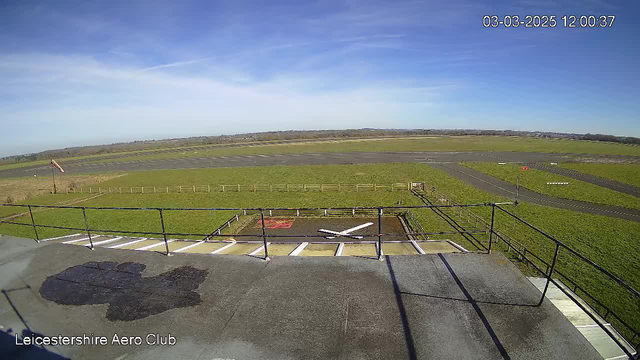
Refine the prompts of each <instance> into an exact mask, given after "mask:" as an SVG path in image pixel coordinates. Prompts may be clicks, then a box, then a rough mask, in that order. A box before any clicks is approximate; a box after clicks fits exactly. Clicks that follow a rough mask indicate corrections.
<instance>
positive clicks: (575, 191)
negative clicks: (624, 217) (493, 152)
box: [462, 162, 640, 209]
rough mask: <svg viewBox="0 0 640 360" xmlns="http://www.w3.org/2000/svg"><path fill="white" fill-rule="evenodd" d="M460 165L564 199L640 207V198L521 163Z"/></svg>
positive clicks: (632, 207)
mask: <svg viewBox="0 0 640 360" xmlns="http://www.w3.org/2000/svg"><path fill="white" fill-rule="evenodd" d="M462 165H464V166H466V167H468V168H471V169H474V170H478V171H480V172H482V173H485V174H487V175H491V176H494V177H496V178H498V179H501V180H504V181H507V182H510V183H512V184H516V182H517V178H518V176H519V177H520V186H522V187H524V188H527V189H529V190H532V191H535V192H538V193H541V194H546V195H551V196H554V197H558V198H563V199H571V200H580V201H587V202H592V203H596V204H605V205H613V206H621V207H626V208H631V209H640V201H638V198H636V197H635V196H632V195H628V194H624V193H620V192H617V191H614V190H610V189H606V188H603V187H601V186H598V185H594V184H591V183H587V182H584V181H580V180H576V179H573V178H569V177H566V176H562V175H557V174H552V173H549V172H546V171H543V170H537V169H529V170H526V171H523V170H521V169H520V166H521V165H518V164H504V165H499V164H497V163H471V162H470V163H463V164H462ZM548 182H568V183H569V185H548V184H547V183H548Z"/></svg>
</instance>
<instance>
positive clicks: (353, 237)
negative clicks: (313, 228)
mask: <svg viewBox="0 0 640 360" xmlns="http://www.w3.org/2000/svg"><path fill="white" fill-rule="evenodd" d="M371 225H373V223H372V222H368V223H364V224H362V225H358V226H356V227H352V228H351V229H347V230H344V231H332V230H327V229H319V230H318V231H319V232H322V233H325V234H331V235H336V236H327V237H326V238H327V239H335V238H336V237H340V236H346V237H349V238H352V239H362V236H359V235H349V234H351V233H352V232H354V231H356V230H360V229H364V228H366V227H367V226H371Z"/></svg>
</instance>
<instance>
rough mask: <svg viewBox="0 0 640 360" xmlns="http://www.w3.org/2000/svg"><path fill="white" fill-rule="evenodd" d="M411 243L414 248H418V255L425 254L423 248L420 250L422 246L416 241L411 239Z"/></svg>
mask: <svg viewBox="0 0 640 360" xmlns="http://www.w3.org/2000/svg"><path fill="white" fill-rule="evenodd" d="M411 244H413V247H414V248H416V250H418V252H419V253H420V255H424V254H426V253H425V252H424V250H422V248H421V247H420V245H418V243H417V242H416V241H415V240H411Z"/></svg>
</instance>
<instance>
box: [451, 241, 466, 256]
mask: <svg viewBox="0 0 640 360" xmlns="http://www.w3.org/2000/svg"><path fill="white" fill-rule="evenodd" d="M447 242H448V243H449V244H451V245H452V246H454V247H456V248H457V249H458V250H460V251H462V252H466V253H468V252H469V250H467V249H465V248H463V247H462V246H460V245H458V244H456V243H455V242H453V241H451V240H447Z"/></svg>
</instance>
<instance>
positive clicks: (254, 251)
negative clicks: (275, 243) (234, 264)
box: [249, 242, 271, 256]
mask: <svg viewBox="0 0 640 360" xmlns="http://www.w3.org/2000/svg"><path fill="white" fill-rule="evenodd" d="M269 245H271V243H270V242H268V243H267V246H269ZM263 249H264V245H262V246H260V247H259V248H257V249H255V250H253V251H252V252H250V253H249V256H253V255H255V254H257V253H259V252H260V251H262V250H263Z"/></svg>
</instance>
